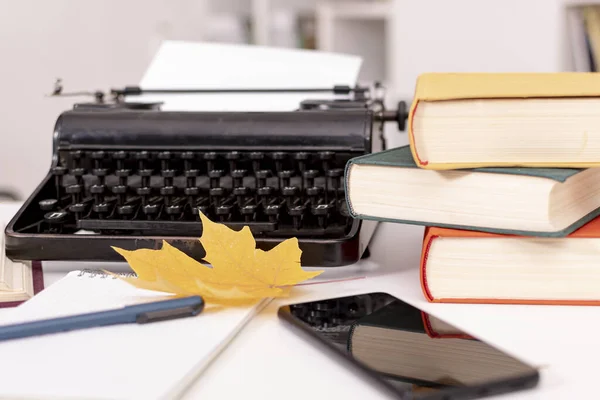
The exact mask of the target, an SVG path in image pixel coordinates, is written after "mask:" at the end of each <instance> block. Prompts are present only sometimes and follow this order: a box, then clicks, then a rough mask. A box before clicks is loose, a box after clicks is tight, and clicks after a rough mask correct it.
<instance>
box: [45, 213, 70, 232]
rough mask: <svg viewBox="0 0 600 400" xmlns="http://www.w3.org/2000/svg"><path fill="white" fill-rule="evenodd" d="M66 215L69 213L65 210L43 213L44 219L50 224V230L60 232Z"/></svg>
mask: <svg viewBox="0 0 600 400" xmlns="http://www.w3.org/2000/svg"><path fill="white" fill-rule="evenodd" d="M68 217H69V214H68V213H67V212H65V211H52V212H49V213H46V214H44V221H45V222H46V223H48V224H49V225H50V231H51V232H55V231H59V232H60V231H61V228H62V225H63V224H64V223H65V222H66V221H67V218H68Z"/></svg>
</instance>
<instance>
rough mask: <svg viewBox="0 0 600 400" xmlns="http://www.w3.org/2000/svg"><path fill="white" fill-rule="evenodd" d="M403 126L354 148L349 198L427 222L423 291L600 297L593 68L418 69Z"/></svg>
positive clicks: (367, 215)
mask: <svg viewBox="0 0 600 400" xmlns="http://www.w3.org/2000/svg"><path fill="white" fill-rule="evenodd" d="M409 138H410V144H409V145H408V146H405V147H400V148H394V149H390V150H386V151H383V152H380V153H375V154H370V155H366V156H362V157H358V158H355V159H352V160H351V161H350V162H349V163H348V165H347V166H346V175H345V179H346V193H347V199H346V200H347V203H348V208H349V210H350V211H351V213H352V215H353V216H354V217H356V218H361V219H371V220H380V221H392V222H397V223H406V224H418V225H424V226H425V227H426V228H425V235H424V240H423V247H422V257H421V266H420V270H421V286H422V289H423V293H424V295H425V297H426V298H427V299H428V300H429V301H431V302H454V303H521V304H600V217H599V215H600V75H598V74H595V73H431V74H424V75H421V76H420V77H419V78H418V81H417V85H416V92H415V97H414V100H413V104H412V107H411V111H410V116H409Z"/></svg>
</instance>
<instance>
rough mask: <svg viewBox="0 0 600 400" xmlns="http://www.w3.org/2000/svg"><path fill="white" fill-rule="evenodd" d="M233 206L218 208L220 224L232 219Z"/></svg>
mask: <svg viewBox="0 0 600 400" xmlns="http://www.w3.org/2000/svg"><path fill="white" fill-rule="evenodd" d="M232 209H233V206H231V205H222V206H218V207H217V209H216V213H217V216H218V217H219V221H220V222H226V221H227V220H229V218H230V217H231V210H232Z"/></svg>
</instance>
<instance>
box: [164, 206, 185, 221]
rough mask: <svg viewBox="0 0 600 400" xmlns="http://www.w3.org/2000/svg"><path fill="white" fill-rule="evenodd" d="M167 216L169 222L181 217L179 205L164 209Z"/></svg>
mask: <svg viewBox="0 0 600 400" xmlns="http://www.w3.org/2000/svg"><path fill="white" fill-rule="evenodd" d="M165 211H166V213H167V215H168V216H169V217H170V218H171V220H173V221H174V220H175V219H177V217H179V216H180V215H181V211H182V207H181V206H179V205H171V206H168V207H167V208H166V209H165Z"/></svg>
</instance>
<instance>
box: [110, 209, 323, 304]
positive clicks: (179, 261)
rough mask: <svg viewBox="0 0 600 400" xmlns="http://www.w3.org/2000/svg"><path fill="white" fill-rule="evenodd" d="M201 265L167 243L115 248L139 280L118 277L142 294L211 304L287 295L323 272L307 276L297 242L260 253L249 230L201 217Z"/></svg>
mask: <svg viewBox="0 0 600 400" xmlns="http://www.w3.org/2000/svg"><path fill="white" fill-rule="evenodd" d="M200 218H201V220H202V227H203V230H202V237H201V238H200V239H199V240H200V243H202V246H203V247H204V250H205V252H206V256H205V257H204V260H205V261H206V262H208V263H209V264H210V266H208V265H205V264H202V263H200V262H198V261H196V260H194V259H193V258H191V257H189V256H188V255H187V254H185V253H184V252H182V251H181V250H179V249H177V248H175V247H173V246H171V245H170V244H169V243H167V242H166V241H163V245H162V248H161V249H159V250H153V249H138V250H124V249H121V248H118V247H113V249H114V250H115V251H116V252H118V253H119V254H120V255H121V256H123V257H124V258H125V260H126V261H127V262H128V263H129V266H130V267H131V268H132V269H133V270H134V271H135V273H136V274H137V277H136V278H127V277H120V279H123V280H125V281H126V282H128V283H130V284H131V285H134V286H136V287H138V288H141V289H148V290H155V291H161V292H167V293H173V294H177V295H200V296H202V297H203V298H204V300H205V301H206V302H207V303H212V304H220V305H240V304H247V303H251V302H255V301H256V300H258V299H261V298H265V297H281V296H286V295H287V294H288V292H289V290H290V289H291V287H293V286H294V285H296V284H298V283H300V282H303V281H305V280H307V279H310V278H314V277H315V276H317V275H320V274H321V273H322V272H323V271H314V272H308V271H304V270H303V269H302V267H301V265H300V256H301V254H302V251H301V250H300V248H299V247H298V239H296V238H290V239H287V240H285V241H283V242H281V243H280V244H278V245H277V246H276V247H274V248H273V249H271V250H269V251H263V250H261V249H257V248H256V241H255V240H254V237H253V236H252V232H250V228H249V227H248V226H244V227H243V228H242V229H241V230H240V231H235V230H233V229H230V228H228V227H227V226H226V225H224V224H219V223H215V222H212V221H211V220H210V219H208V218H207V217H206V216H205V215H204V214H202V213H200Z"/></svg>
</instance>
